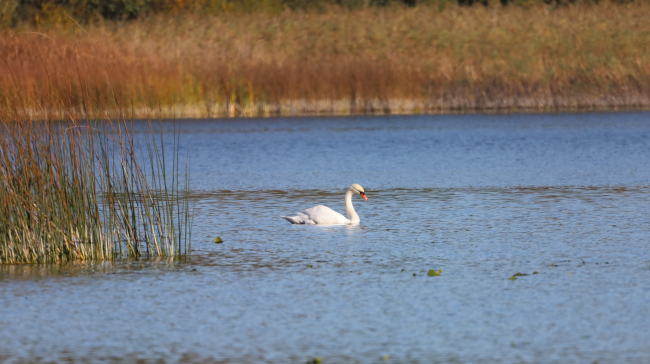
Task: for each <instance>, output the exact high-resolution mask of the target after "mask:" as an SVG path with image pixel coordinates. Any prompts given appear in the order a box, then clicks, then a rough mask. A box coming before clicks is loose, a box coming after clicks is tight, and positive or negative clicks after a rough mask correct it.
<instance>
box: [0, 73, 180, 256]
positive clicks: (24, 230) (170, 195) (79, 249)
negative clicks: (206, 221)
mask: <svg viewBox="0 0 650 364" xmlns="http://www.w3.org/2000/svg"><path fill="white" fill-rule="evenodd" d="M87 76H88V75H86V74H83V73H81V72H78V73H77V74H75V75H74V78H75V81H74V82H78V83H77V85H78V87H79V90H80V92H79V94H78V98H70V97H68V96H69V95H64V94H62V93H61V92H60V89H61V88H60V84H59V85H57V86H56V87H54V85H53V82H52V81H51V80H50V79H49V78H48V77H46V78H45V79H44V80H42V81H43V82H42V84H41V85H42V87H40V89H39V90H37V92H38V93H39V94H40V95H41V99H39V100H34V99H33V98H32V99H27V98H26V97H25V94H24V93H21V92H17V91H16V92H12V93H4V94H3V97H4V100H3V103H4V104H3V106H5V107H3V108H0V264H16V263H51V262H63V261H72V260H113V259H116V258H120V257H152V256H156V257H174V256H181V255H183V254H189V252H190V246H189V244H190V235H191V230H190V228H191V215H190V206H189V200H188V198H187V197H188V192H189V190H188V187H189V183H188V178H189V170H188V169H187V168H189V167H188V166H187V164H186V165H185V167H184V168H185V170H184V171H183V169H182V168H183V166H182V163H181V162H180V155H179V137H180V133H178V132H176V133H174V140H173V145H172V153H166V152H165V148H164V144H165V143H169V141H168V140H165V136H164V135H163V134H162V128H161V133H160V134H157V133H156V132H155V128H154V126H153V125H152V124H151V123H150V122H149V123H147V122H137V121H133V120H131V121H129V120H127V119H126V118H124V117H123V115H124V114H125V112H124V111H123V110H124V108H123V106H121V103H120V102H119V100H118V99H117V98H115V99H114V103H113V104H112V105H110V104H107V103H106V104H103V105H102V104H95V105H94V106H93V107H92V108H91V107H90V101H89V100H90V99H91V97H90V95H88V93H87V91H88V89H87V88H86V87H85V86H86V85H85V83H84V82H83V80H84V79H85V78H86V77H87ZM108 76H110V75H108ZM68 77H69V79H68V80H65V79H64V80H63V82H64V83H65V82H66V81H67V82H68V83H69V84H70V85H71V84H72V82H73V81H72V78H73V76H68ZM108 80H109V81H108V84H107V86H106V87H107V88H109V89H110V87H111V85H110V77H108ZM14 82H15V85H18V84H20V83H19V80H15V79H14ZM57 82H61V80H59V81H57ZM5 90H6V88H5ZM13 90H18V87H16V88H15V89H13ZM30 104H31V105H34V104H37V105H38V107H37V108H34V107H32V108H31V109H28V107H27V106H26V105H30ZM80 110H83V111H84V112H83V115H85V116H86V117H88V119H81V118H79V117H78V115H80V112H79V111H80ZM88 110H92V113H90V112H88ZM136 128H139V129H138V130H136ZM170 162H171V163H170Z"/></svg>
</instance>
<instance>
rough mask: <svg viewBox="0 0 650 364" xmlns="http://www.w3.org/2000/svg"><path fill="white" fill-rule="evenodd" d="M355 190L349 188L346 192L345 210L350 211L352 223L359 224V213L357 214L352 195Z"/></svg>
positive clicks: (349, 215)
mask: <svg viewBox="0 0 650 364" xmlns="http://www.w3.org/2000/svg"><path fill="white" fill-rule="evenodd" d="M353 194H354V192H352V190H348V192H346V193H345V211H347V213H348V217H349V218H350V224H358V223H359V221H361V220H359V215H357V212H356V211H354V206H352V195H353Z"/></svg>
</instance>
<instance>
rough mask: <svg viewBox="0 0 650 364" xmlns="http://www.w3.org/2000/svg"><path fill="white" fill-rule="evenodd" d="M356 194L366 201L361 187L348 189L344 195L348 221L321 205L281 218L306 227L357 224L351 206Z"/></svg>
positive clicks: (355, 213) (355, 185)
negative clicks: (306, 225)
mask: <svg viewBox="0 0 650 364" xmlns="http://www.w3.org/2000/svg"><path fill="white" fill-rule="evenodd" d="M355 193H358V194H359V195H361V197H362V198H363V199H364V200H366V201H367V200H368V197H366V193H365V191H364V190H363V187H361V186H359V185H358V184H356V183H355V184H353V185H352V186H350V188H348V191H347V192H346V193H345V210H346V212H347V213H348V216H349V217H350V218H349V219H348V218H346V217H345V216H343V215H341V214H339V213H338V212H336V211H334V210H332V209H331V208H329V207H327V206H323V205H319V206H315V207H312V208H309V209H307V210H303V211H300V212H299V213H298V215H297V216H282V218H284V219H286V220H287V221H289V222H290V223H292V224H308V225H326V224H358V223H359V222H360V220H359V215H357V212H356V211H354V206H352V195H353V194H355Z"/></svg>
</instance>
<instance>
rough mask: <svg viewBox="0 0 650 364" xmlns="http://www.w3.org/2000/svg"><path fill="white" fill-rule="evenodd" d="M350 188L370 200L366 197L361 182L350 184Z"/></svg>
mask: <svg viewBox="0 0 650 364" xmlns="http://www.w3.org/2000/svg"><path fill="white" fill-rule="evenodd" d="M348 190H349V191H352V192H354V193H358V194H359V195H361V197H362V198H363V199H364V200H366V201H368V197H366V191H364V190H363V187H361V185H360V184H358V183H355V184H353V185H352V186H350V188H348Z"/></svg>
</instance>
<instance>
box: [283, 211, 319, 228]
mask: <svg viewBox="0 0 650 364" xmlns="http://www.w3.org/2000/svg"><path fill="white" fill-rule="evenodd" d="M282 218H283V219H285V220H287V221H289V222H290V223H292V224H309V225H313V224H314V222H313V221H311V220H309V217H308V216H307V215H305V214H303V213H301V212H299V213H298V216H282Z"/></svg>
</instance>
